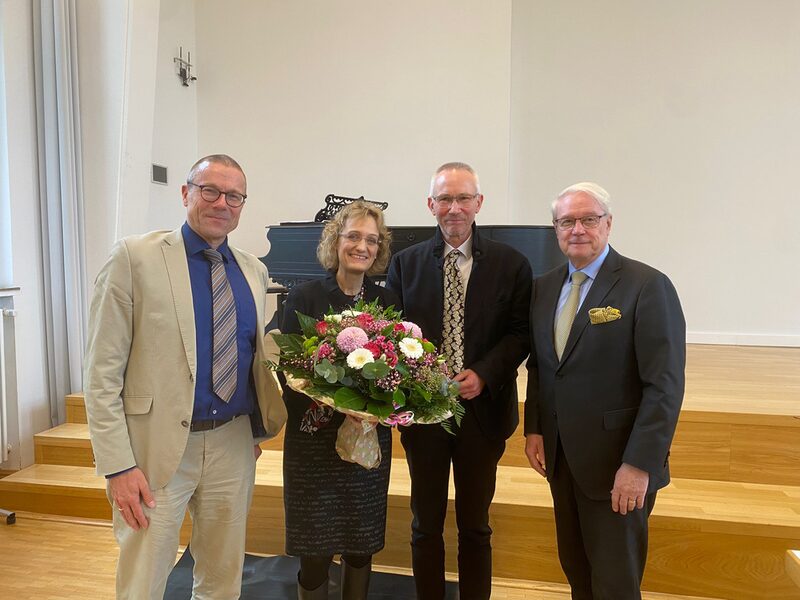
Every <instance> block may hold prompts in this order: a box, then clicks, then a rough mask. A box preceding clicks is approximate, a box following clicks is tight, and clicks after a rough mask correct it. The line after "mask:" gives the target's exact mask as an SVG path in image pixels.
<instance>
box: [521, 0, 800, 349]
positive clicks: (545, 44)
mask: <svg viewBox="0 0 800 600" xmlns="http://www.w3.org/2000/svg"><path fill="white" fill-rule="evenodd" d="M768 4H769V6H768V7H767V6H766V5H765V4H764V3H761V2H756V1H754V0H735V1H734V0H704V1H703V2H695V1H693V0H673V1H672V2H660V1H655V0H649V1H642V0H618V1H617V2H612V3H608V2H592V1H590V0H578V1H564V2H544V1H541V2H528V1H524V0H518V1H516V2H514V14H513V35H512V41H513V43H512V95H511V106H512V111H511V128H510V129H511V138H510V141H511V184H510V189H511V197H512V214H513V215H514V218H515V220H519V221H521V222H529V223H545V222H547V221H549V218H550V215H549V214H548V205H549V200H550V199H552V197H553V196H554V195H555V194H556V193H557V192H558V191H559V190H560V189H562V188H564V187H566V186H567V185H569V184H571V183H575V182H577V181H583V180H595V181H597V182H599V183H600V184H601V185H603V186H605V187H606V188H607V189H608V190H609V191H610V193H611V195H612V199H614V200H615V203H614V227H613V230H612V234H611V243H612V245H614V246H615V247H616V248H617V249H618V250H619V251H621V252H622V253H623V254H627V255H630V256H632V257H635V258H638V259H640V260H643V261H645V262H648V263H650V264H652V265H654V266H656V267H658V268H659V269H661V270H663V271H665V272H666V273H668V274H669V275H670V277H671V278H672V280H673V281H674V283H675V285H676V286H677V288H678V291H679V293H680V296H681V299H682V301H683V306H684V309H685V312H686V317H687V324H688V329H689V339H690V341H698V342H711V343H715V342H722V343H733V344H776V345H778V344H787V345H800V312H798V310H797V301H798V299H800V278H798V277H795V276H793V275H789V274H792V273H793V272H794V271H795V269H794V268H793V267H794V265H795V262H796V258H797V256H798V255H800V234H798V231H797V227H796V224H795V219H794V217H793V215H794V214H796V212H797V201H796V198H795V196H796V193H795V188H796V185H795V184H794V181H795V176H796V173H797V157H798V156H800V135H799V134H800V110H798V99H800V77H798V73H800V3H798V2H796V1H795V0H774V1H772V2H769V3H768Z"/></svg>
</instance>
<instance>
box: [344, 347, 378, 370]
mask: <svg viewBox="0 0 800 600" xmlns="http://www.w3.org/2000/svg"><path fill="white" fill-rule="evenodd" d="M371 362H375V359H374V358H373V357H372V352H370V351H369V350H367V349H366V348H358V349H356V350H353V351H352V352H351V353H350V354H348V355H347V366H348V367H350V368H351V369H359V370H360V369H361V367H363V366H364V365H365V364H367V363H371Z"/></svg>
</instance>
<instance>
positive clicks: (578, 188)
mask: <svg viewBox="0 0 800 600" xmlns="http://www.w3.org/2000/svg"><path fill="white" fill-rule="evenodd" d="M578 192H583V193H584V194H588V195H589V196H591V197H592V198H594V199H595V200H597V203H598V204H599V205H600V207H601V208H602V209H603V212H604V213H606V214H607V215H610V214H611V196H610V195H609V193H608V192H607V191H606V190H605V189H603V188H602V187H600V186H599V185H598V184H596V183H594V182H592V181H582V182H581V183H575V184H573V185H571V186H569V187H567V188H564V189H563V190H561V191H560V192H559V193H558V196H556V199H555V200H553V203H552V204H551V206H550V209H551V211H552V213H553V218H555V216H556V208H558V203H559V201H560V200H561V199H562V198H563V197H564V196H569V195H570V194H577V193H578Z"/></svg>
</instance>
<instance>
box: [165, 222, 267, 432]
mask: <svg viewBox="0 0 800 600" xmlns="http://www.w3.org/2000/svg"><path fill="white" fill-rule="evenodd" d="M181 232H182V233H183V242H184V245H185V247H186V258H187V259H188V261H189V279H190V280H191V284H192V303H193V304H194V326H195V331H196V340H197V374H196V377H195V391H194V411H193V413H192V421H202V420H206V419H230V418H231V417H234V416H236V415H249V414H251V413H252V412H253V409H254V408H255V401H256V393H255V384H254V383H253V357H254V356H255V353H256V329H257V327H256V319H257V317H256V305H255V302H254V301H253V293H252V291H251V290H250V286H249V285H248V283H247V280H246V279H245V278H244V275H243V274H242V270H241V269H240V268H239V265H238V264H237V263H236V259H235V258H234V256H233V253H232V252H231V249H230V248H229V247H228V240H227V239H226V240H225V241H224V242H223V243H222V245H220V247H219V248H217V250H218V251H219V252H220V254H222V259H223V262H224V263H225V273H226V275H227V276H228V281H229V282H230V285H231V290H232V291H233V298H234V301H235V302H236V347H237V348H238V351H239V364H238V366H237V370H236V375H237V379H236V381H237V383H236V391H235V392H234V394H233V396H232V397H231V399H230V402H225V401H223V400H221V399H220V397H219V396H217V395H216V394H215V393H214V388H213V384H212V381H211V367H212V361H213V357H214V354H213V352H214V322H213V303H212V300H211V263H209V262H208V260H206V258H205V256H204V255H203V250H205V249H206V248H210V246H209V245H208V243H207V242H206V241H205V240H204V239H203V238H201V237H200V236H199V235H197V233H195V232H194V231H193V230H192V228H191V227H189V224H188V223H184V224H183V228H182V229H181Z"/></svg>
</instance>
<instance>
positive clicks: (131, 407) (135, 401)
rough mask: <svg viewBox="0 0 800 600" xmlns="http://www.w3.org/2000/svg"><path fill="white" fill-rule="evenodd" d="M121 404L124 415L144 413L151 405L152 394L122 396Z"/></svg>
mask: <svg viewBox="0 0 800 600" xmlns="http://www.w3.org/2000/svg"><path fill="white" fill-rule="evenodd" d="M122 405H123V407H124V408H125V414H126V415H146V414H147V413H149V412H150V408H151V407H152V406H153V397H152V396H123V397H122Z"/></svg>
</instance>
